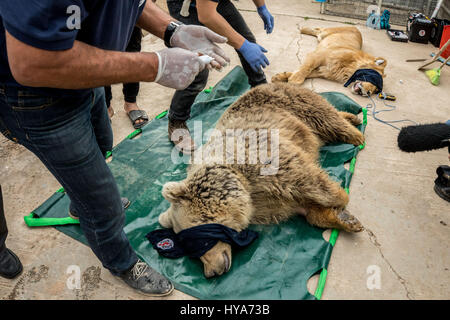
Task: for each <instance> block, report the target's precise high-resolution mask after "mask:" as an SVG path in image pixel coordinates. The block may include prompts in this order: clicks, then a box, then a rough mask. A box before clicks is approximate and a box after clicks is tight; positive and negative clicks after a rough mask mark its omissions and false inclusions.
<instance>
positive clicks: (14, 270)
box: [0, 248, 23, 279]
mask: <svg viewBox="0 0 450 320" xmlns="http://www.w3.org/2000/svg"><path fill="white" fill-rule="evenodd" d="M22 270H23V267H22V263H21V262H20V260H19V258H18V257H17V256H16V255H15V254H14V252H12V251H11V250H9V249H8V248H6V249H5V250H3V251H2V252H1V253H0V276H1V277H4V278H7V279H13V278H15V277H17V276H18V275H19V274H20V273H21V272H22Z"/></svg>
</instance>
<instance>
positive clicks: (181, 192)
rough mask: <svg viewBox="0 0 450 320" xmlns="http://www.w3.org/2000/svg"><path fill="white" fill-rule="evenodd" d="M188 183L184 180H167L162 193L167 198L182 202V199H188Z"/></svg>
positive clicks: (171, 200)
mask: <svg viewBox="0 0 450 320" xmlns="http://www.w3.org/2000/svg"><path fill="white" fill-rule="evenodd" d="M187 193H188V192H187V188H186V184H185V183H184V182H183V181H180V182H167V183H166V184H165V185H164V187H163V190H162V195H163V197H164V198H166V200H168V201H170V202H180V201H182V200H188V194H187Z"/></svg>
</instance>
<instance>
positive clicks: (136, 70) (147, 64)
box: [5, 1, 225, 89]
mask: <svg viewBox="0 0 450 320" xmlns="http://www.w3.org/2000/svg"><path fill="white" fill-rule="evenodd" d="M150 16H152V18H151V19H150ZM172 20H173V19H172V18H170V16H168V15H167V14H166V13H165V12H164V11H162V10H161V9H159V8H158V7H157V6H156V5H155V4H154V3H153V2H152V1H147V2H146V6H145V8H144V10H143V13H142V15H141V17H140V19H139V20H138V23H139V24H140V25H141V26H143V27H145V28H146V29H147V30H149V31H151V32H153V33H154V34H155V35H156V36H158V37H164V31H165V29H166V28H167V25H168V23H169V22H170V21H172ZM204 29H206V28H204ZM208 31H209V30H208ZM210 32H211V31H210ZM211 33H212V32H211ZM5 36H6V48H7V54H8V62H9V66H10V69H11V72H12V74H13V77H14V78H15V79H16V81H17V82H19V83H20V84H22V85H26V86H31V87H51V88H59V89H84V88H95V87H100V86H105V85H110V84H115V83H129V82H141V81H144V82H145V81H147V82H151V81H156V82H158V83H160V84H162V85H164V86H167V87H170V88H175V89H184V88H186V87H187V86H188V85H189V84H190V83H191V82H192V80H193V79H194V78H195V76H196V75H197V74H198V72H199V71H201V70H203V68H204V67H205V65H204V63H203V62H202V61H200V60H199V59H198V55H197V54H196V53H194V52H190V51H187V50H184V49H180V48H173V49H165V50H162V51H160V52H158V53H147V52H136V53H130V52H119V51H109V50H102V49H99V48H97V47H94V46H91V45H88V44H86V43H84V42H81V41H77V40H74V42H73V45H72V46H71V47H70V48H69V49H66V50H45V49H40V48H37V47H35V46H31V45H29V44H27V43H25V42H23V41H20V40H18V39H17V38H15V37H14V36H12V35H11V34H10V33H9V32H8V28H6V30H5ZM200 40H203V42H202V43H203V47H205V45H204V44H205V43H206V48H208V46H207V45H210V47H211V48H215V47H214V46H215V45H214V43H212V42H211V41H210V40H209V39H206V40H205V39H200ZM224 41H225V40H224ZM186 63H187V64H188V66H189V67H188V68H186ZM189 81H190V82H189Z"/></svg>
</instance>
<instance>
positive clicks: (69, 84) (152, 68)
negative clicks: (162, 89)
mask: <svg viewBox="0 0 450 320" xmlns="http://www.w3.org/2000/svg"><path fill="white" fill-rule="evenodd" d="M6 48H7V53H8V61H9V66H10V68H11V72H12V75H13V77H14V78H15V79H16V81H17V82H19V83H20V84H22V85H25V86H31V87H51V88H62V89H83V88H95V87H100V86H104V85H110V84H114V83H121V82H122V83H128V82H139V81H154V80H155V78H156V75H157V73H158V57H157V55H156V54H155V53H146V52H137V53H135V52H116V51H108V50H102V49H99V48H96V47H93V46H90V45H88V44H86V43H83V42H80V41H76V40H75V42H74V44H73V47H72V48H71V49H69V50H62V51H50V50H42V49H38V48H35V47H32V46H30V45H27V44H25V43H24V42H21V41H19V40H17V39H16V38H14V37H13V36H12V35H10V34H9V33H8V32H7V31H6Z"/></svg>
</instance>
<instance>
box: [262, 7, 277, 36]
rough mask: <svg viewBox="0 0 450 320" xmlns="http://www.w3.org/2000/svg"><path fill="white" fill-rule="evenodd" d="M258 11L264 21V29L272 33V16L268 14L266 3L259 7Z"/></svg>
mask: <svg viewBox="0 0 450 320" xmlns="http://www.w3.org/2000/svg"><path fill="white" fill-rule="evenodd" d="M258 13H259V16H260V17H261V19H262V20H263V22H264V30H266V32H267V33H272V30H273V26H274V19H273V16H272V15H271V14H270V12H269V10H267V7H266V5H263V6H261V7H259V8H258Z"/></svg>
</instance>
